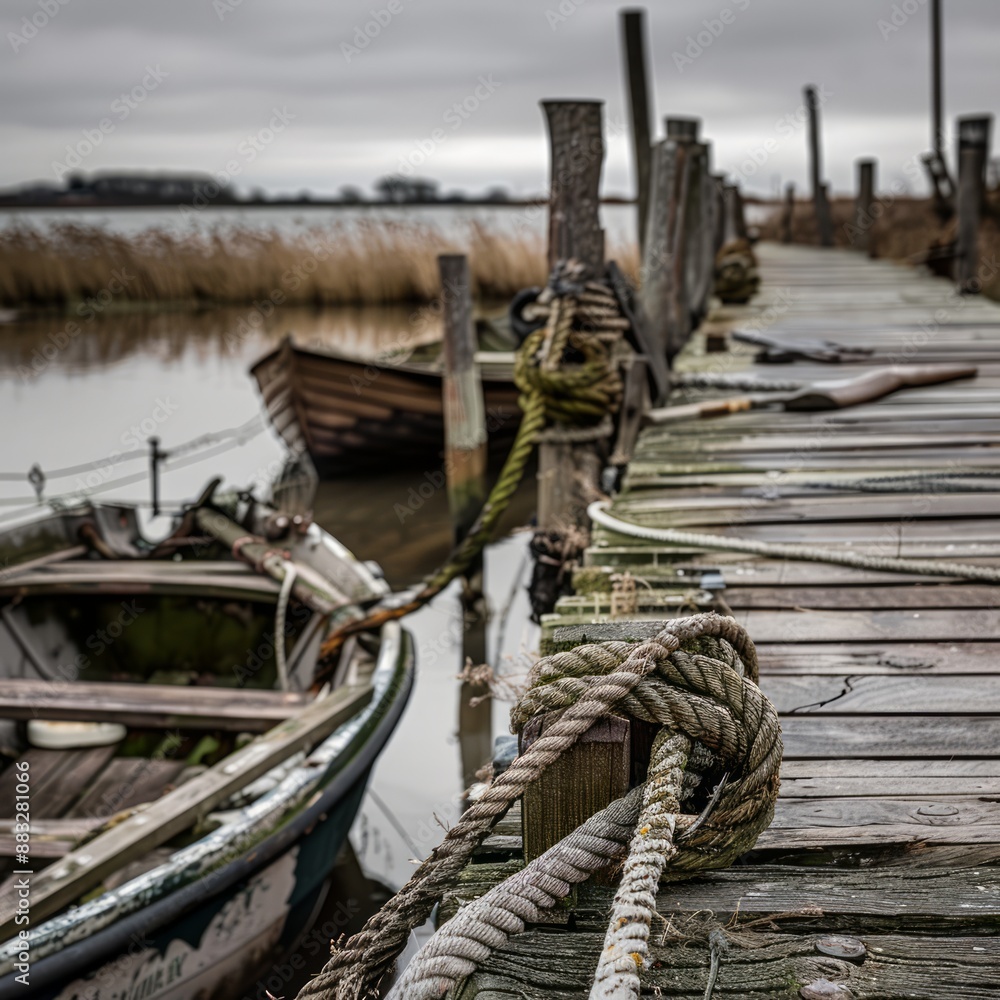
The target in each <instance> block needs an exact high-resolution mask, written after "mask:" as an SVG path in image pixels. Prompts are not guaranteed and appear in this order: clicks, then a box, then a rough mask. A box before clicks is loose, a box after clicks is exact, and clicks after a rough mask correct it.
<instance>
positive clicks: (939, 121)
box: [931, 0, 944, 163]
mask: <svg viewBox="0 0 1000 1000" xmlns="http://www.w3.org/2000/svg"><path fill="white" fill-rule="evenodd" d="M943 91H944V86H943V83H942V74H941V0H931V149H933V150H934V155H935V157H936V158H937V160H938V161H939V162H941V163H943V162H944V96H943Z"/></svg>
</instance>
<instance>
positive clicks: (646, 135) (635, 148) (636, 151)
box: [621, 9, 650, 255]
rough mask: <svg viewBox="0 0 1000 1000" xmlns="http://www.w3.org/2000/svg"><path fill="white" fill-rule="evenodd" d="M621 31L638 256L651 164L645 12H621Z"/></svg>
mask: <svg viewBox="0 0 1000 1000" xmlns="http://www.w3.org/2000/svg"><path fill="white" fill-rule="evenodd" d="M621 28H622V41H623V43H624V47H625V77H626V82H627V84H628V103H629V122H630V123H631V132H632V163H633V175H634V177H635V202H636V213H637V231H638V235H639V253H640V255H641V254H642V251H643V248H644V246H645V242H646V214H647V212H648V209H649V162H650V108H649V76H648V73H647V70H646V12H645V10H642V9H634V10H623V11H622V12H621Z"/></svg>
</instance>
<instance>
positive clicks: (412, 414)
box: [251, 336, 521, 476]
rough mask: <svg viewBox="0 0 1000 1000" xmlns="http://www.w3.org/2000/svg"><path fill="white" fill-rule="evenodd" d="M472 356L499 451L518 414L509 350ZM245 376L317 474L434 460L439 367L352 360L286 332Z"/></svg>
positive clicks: (440, 439) (439, 440)
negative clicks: (301, 343)
mask: <svg viewBox="0 0 1000 1000" xmlns="http://www.w3.org/2000/svg"><path fill="white" fill-rule="evenodd" d="M476 357H477V361H479V363H480V369H481V372H482V381H483V396H484V401H485V406H486V422H487V429H488V431H489V434H490V444H491V446H492V447H495V448H497V449H498V450H501V451H502V450H503V449H504V447H505V446H506V445H508V444H509V443H510V441H511V439H512V438H513V436H514V433H515V432H516V430H517V427H518V424H519V423H520V419H521V412H520V409H519V408H518V405H517V397H518V392H517V389H516V388H515V386H514V375H513V371H514V356H513V354H512V353H509V352H492V351H481V352H479V353H478V354H477V356H476ZM251 374H252V375H253V376H254V378H255V379H256V380H257V385H258V387H259V389H260V393H261V396H262V397H263V399H264V405H265V407H266V409H267V413H268V416H269V417H270V419H271V422H272V424H273V425H274V427H275V429H276V430H277V431H278V433H279V434H280V435H281V437H282V438H283V439H284V440H285V442H286V444H287V445H288V446H289V448H290V449H291V450H292V452H293V453H296V454H297V453H301V452H302V451H306V452H308V453H309V455H310V457H311V458H312V460H313V463H314V464H315V466H316V469H317V471H318V472H319V473H320V474H321V475H327V476H329V475H341V474H344V473H347V472H351V471H354V470H357V469H365V468H385V467H386V465H391V466H394V467H398V466H399V465H400V464H404V465H425V466H426V465H427V464H428V463H436V462H440V459H441V455H442V452H443V449H444V415H443V411H442V401H441V378H442V371H441V366H440V364H438V363H436V362H434V361H426V362H424V361H407V362H404V363H395V362H392V361H385V360H383V361H379V362H366V361H359V360H358V359H356V358H350V357H347V356H346V355H342V354H338V353H336V352H334V351H330V350H326V349H324V350H310V349H307V348H304V347H299V346H298V345H296V344H295V343H294V342H293V340H292V338H291V337H290V336H289V337H286V338H285V339H284V340H283V341H282V342H281V344H280V345H279V346H278V347H277V348H276V349H275V350H273V351H271V352H270V353H269V354H267V355H266V356H265V357H263V358H261V359H260V360H259V361H258V362H257V363H256V364H255V365H254V366H253V368H251Z"/></svg>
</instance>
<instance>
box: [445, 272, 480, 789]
mask: <svg viewBox="0 0 1000 1000" xmlns="http://www.w3.org/2000/svg"><path fill="white" fill-rule="evenodd" d="M438 271H439V273H440V276H441V303H442V316H443V321H444V379H443V383H442V392H443V394H444V397H443V404H444V407H443V408H444V440H445V453H444V471H445V479H446V483H447V489H448V506H449V508H450V510H451V518H452V525H453V527H454V532H455V540H456V542H457V541H460V540H461V539H462V538H464V537H465V535H466V534H467V533H468V531H469V529H470V528H471V527H472V525H473V524H474V522H475V520H476V518H477V516H478V515H479V512H480V510H481V509H482V506H483V503H484V502H485V500H486V410H485V406H484V403H483V385H482V380H481V378H480V373H479V366H478V365H477V364H476V346H477V345H476V331H475V327H474V325H473V321H472V291H471V283H470V279H469V262H468V260H467V259H466V257H465V256H464V255H463V254H442V255H440V256H439V257H438ZM460 600H461V614H462V632H461V635H462V641H461V644H460V645H461V650H460V655H461V663H460V664H459V667H460V668H461V667H464V666H465V664H466V662H467V661H469V660H471V662H472V663H473V665H479V664H481V663H484V662H486V608H485V598H484V597H483V560H482V558H481V557H480V558H479V559H477V560H476V561H475V563H474V564H473V565H472V566H471V567H470V568H469V570H468V571H467V572H466V573H465V575H464V577H463V579H462V594H461V599H460ZM488 694H489V691H488V690H487V689H486V688H485V687H484V686H483V685H482V684H478V683H470V682H469V681H463V682H462V684H461V688H460V691H459V707H458V732H459V744H460V752H461V760H462V782H463V787H464V788H468V787H469V786H470V785H472V783H473V782H474V781H475V780H476V772H477V771H478V770H479V768H480V767H482V765H483V764H484V763H485V762H486V761H488V760H489V759H490V751H491V747H492V733H491V717H492V713H491V711H490V702H489V698H488V697H487V696H488ZM476 699H482V700H481V701H480V703H479V704H476V705H473V701H474V700H476Z"/></svg>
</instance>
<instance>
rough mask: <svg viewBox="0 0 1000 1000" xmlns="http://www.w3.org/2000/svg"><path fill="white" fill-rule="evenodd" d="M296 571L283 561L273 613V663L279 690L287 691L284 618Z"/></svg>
mask: <svg viewBox="0 0 1000 1000" xmlns="http://www.w3.org/2000/svg"><path fill="white" fill-rule="evenodd" d="M296 576H298V570H297V569H296V566H295V563H293V562H292V561H291V560H290V559H287V560H285V578H284V579H283V580H282V581H281V590H279V591H278V606H277V608H276V609H275V612H274V662H275V664H276V665H277V667H278V682H279V683H280V684H281V690H282V691H287V690H288V689H289V680H288V661H287V659H286V657H285V618H286V615H287V614H288V599H289V598H290V597H291V596H292V587H293V586H295V577H296Z"/></svg>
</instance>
